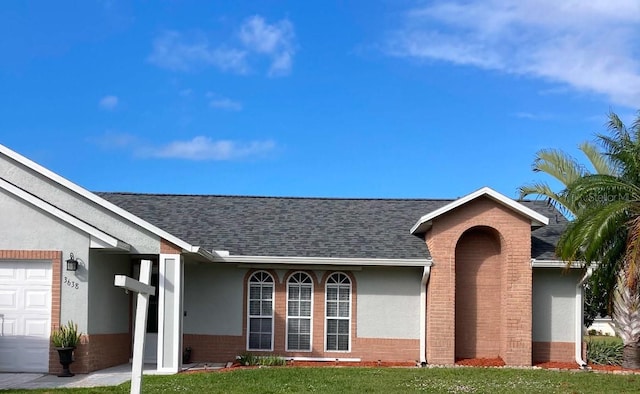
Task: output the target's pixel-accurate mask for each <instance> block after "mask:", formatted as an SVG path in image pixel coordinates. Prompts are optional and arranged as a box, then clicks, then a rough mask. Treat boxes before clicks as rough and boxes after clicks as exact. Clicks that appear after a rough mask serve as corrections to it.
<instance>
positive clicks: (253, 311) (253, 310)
mask: <svg viewBox="0 0 640 394" xmlns="http://www.w3.org/2000/svg"><path fill="white" fill-rule="evenodd" d="M249 315H251V316H259V315H260V301H249Z"/></svg>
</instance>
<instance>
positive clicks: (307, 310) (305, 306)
mask: <svg viewBox="0 0 640 394" xmlns="http://www.w3.org/2000/svg"><path fill="white" fill-rule="evenodd" d="M300 316H311V301H300Z"/></svg>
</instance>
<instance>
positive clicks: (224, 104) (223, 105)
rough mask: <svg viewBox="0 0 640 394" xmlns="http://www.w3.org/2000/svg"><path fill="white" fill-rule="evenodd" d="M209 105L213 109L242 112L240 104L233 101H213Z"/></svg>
mask: <svg viewBox="0 0 640 394" xmlns="http://www.w3.org/2000/svg"><path fill="white" fill-rule="evenodd" d="M209 105H210V106H211V107H213V108H218V109H224V110H227V111H240V110H242V103H241V102H239V101H234V100H231V99H228V98H218V99H213V100H211V101H210V102H209Z"/></svg>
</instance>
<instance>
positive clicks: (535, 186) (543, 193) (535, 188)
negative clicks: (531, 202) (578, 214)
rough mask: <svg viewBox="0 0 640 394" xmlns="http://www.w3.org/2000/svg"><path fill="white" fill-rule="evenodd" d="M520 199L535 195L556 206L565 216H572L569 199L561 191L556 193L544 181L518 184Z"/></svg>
mask: <svg viewBox="0 0 640 394" xmlns="http://www.w3.org/2000/svg"><path fill="white" fill-rule="evenodd" d="M518 194H519V198H520V200H522V199H524V198H526V197H529V196H535V197H537V198H540V197H541V198H542V199H545V200H546V201H547V204H549V205H551V206H552V207H554V208H556V209H557V210H558V211H560V212H561V213H562V214H563V215H565V216H567V217H574V216H575V212H574V207H573V206H571V205H570V202H569V200H568V199H567V198H566V196H564V195H563V192H560V193H556V192H554V191H553V189H551V187H550V186H549V185H548V184H547V183H546V182H534V183H531V184H529V185H524V186H520V187H519V188H518Z"/></svg>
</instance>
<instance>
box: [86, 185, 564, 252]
mask: <svg viewBox="0 0 640 394" xmlns="http://www.w3.org/2000/svg"><path fill="white" fill-rule="evenodd" d="M96 194H97V195H99V196H101V197H102V198H104V199H106V200H108V201H110V202H111V203H113V204H115V205H117V206H119V207H121V208H123V209H125V210H127V211H129V212H131V213H132V214H134V215H136V216H139V217H140V218H142V219H144V220H145V221H148V222H149V223H152V224H153V225H154V226H157V227H158V228H162V229H163V230H165V231H167V232H169V233H171V234H173V235H175V236H176V237H179V238H180V239H183V240H185V241H187V242H189V243H190V244H192V245H200V246H201V247H203V248H205V249H207V250H228V251H229V252H230V253H231V255H245V256H289V257H339V258H379V259H416V258H424V259H428V258H430V255H429V251H428V250H427V247H426V245H425V243H424V241H423V240H422V239H420V238H418V237H415V236H413V235H411V234H409V231H408V230H409V228H410V226H411V225H412V224H413V223H415V221H416V218H420V217H421V216H422V215H425V213H428V212H433V211H436V210H438V209H440V208H442V207H445V206H447V205H448V204H451V203H452V200H432V199H340V198H287V197H246V196H213V195H167V194H135V193H96ZM519 204H521V205H523V206H524V207H525V208H527V209H531V210H533V211H535V213H536V215H542V216H544V217H546V218H551V219H552V220H550V224H549V225H548V226H545V227H542V228H539V229H536V230H534V231H533V232H532V257H533V258H536V259H552V258H554V257H553V249H554V245H555V241H556V240H557V237H558V235H559V234H560V232H561V230H562V228H564V225H566V220H565V219H564V217H563V216H562V215H561V214H560V213H559V212H558V211H556V210H555V209H554V208H553V207H550V206H548V205H547V204H546V203H545V202H543V201H522V202H520V203H519Z"/></svg>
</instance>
